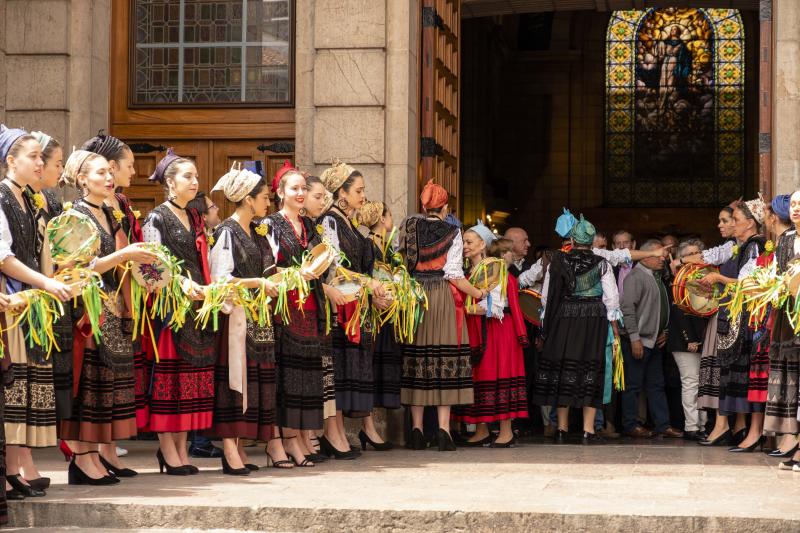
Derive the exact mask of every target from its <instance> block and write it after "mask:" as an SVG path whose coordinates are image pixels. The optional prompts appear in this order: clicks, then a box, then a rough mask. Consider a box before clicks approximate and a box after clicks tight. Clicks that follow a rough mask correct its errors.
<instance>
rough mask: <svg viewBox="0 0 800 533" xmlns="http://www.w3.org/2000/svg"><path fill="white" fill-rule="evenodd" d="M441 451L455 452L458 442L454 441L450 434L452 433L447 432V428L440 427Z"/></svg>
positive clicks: (439, 443)
mask: <svg viewBox="0 0 800 533" xmlns="http://www.w3.org/2000/svg"><path fill="white" fill-rule="evenodd" d="M438 437H439V442H438V445H439V451H440V452H454V451H456V449H457V448H456V443H455V442H453V438H452V437H451V436H450V433H448V432H446V431H445V430H443V429H441V428H439V433H438Z"/></svg>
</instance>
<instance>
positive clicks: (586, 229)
mask: <svg viewBox="0 0 800 533" xmlns="http://www.w3.org/2000/svg"><path fill="white" fill-rule="evenodd" d="M596 233H597V230H595V229H594V225H593V224H592V223H591V222H589V221H588V220H586V219H585V218H583V215H581V219H580V220H579V221H578V223H577V224H575V227H573V228H572V231H571V232H570V234H569V236H570V237H572V240H573V241H575V244H581V245H584V246H588V245H590V244H592V241H594V236H595V234H596Z"/></svg>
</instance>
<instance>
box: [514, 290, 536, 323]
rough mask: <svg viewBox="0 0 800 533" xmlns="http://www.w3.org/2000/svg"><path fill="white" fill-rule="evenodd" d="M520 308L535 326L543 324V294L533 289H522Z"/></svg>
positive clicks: (523, 314)
mask: <svg viewBox="0 0 800 533" xmlns="http://www.w3.org/2000/svg"><path fill="white" fill-rule="evenodd" d="M519 308H520V311H522V316H523V317H524V318H525V320H527V321H528V322H530V323H531V324H533V325H534V326H540V327H541V325H542V319H541V316H542V315H541V313H542V295H541V294H540V293H539V292H537V291H535V290H533V289H522V290H521V291H520V292H519Z"/></svg>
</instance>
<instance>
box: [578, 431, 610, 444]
mask: <svg viewBox="0 0 800 533" xmlns="http://www.w3.org/2000/svg"><path fill="white" fill-rule="evenodd" d="M605 443H606V439H604V438H603V437H601V436H600V435H598V434H597V433H589V432H588V431H584V432H583V437H582V438H581V444H583V445H584V446H589V445H592V446H594V445H596V444H605Z"/></svg>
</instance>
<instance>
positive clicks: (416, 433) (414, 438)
mask: <svg viewBox="0 0 800 533" xmlns="http://www.w3.org/2000/svg"><path fill="white" fill-rule="evenodd" d="M427 447H428V441H427V440H425V435H423V433H422V430H420V429H417V428H414V430H413V431H412V432H411V440H410V441H409V442H408V443H406V448H409V449H411V450H424V449H425V448H427Z"/></svg>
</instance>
